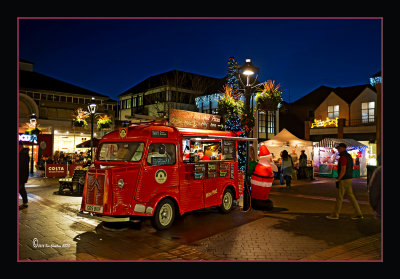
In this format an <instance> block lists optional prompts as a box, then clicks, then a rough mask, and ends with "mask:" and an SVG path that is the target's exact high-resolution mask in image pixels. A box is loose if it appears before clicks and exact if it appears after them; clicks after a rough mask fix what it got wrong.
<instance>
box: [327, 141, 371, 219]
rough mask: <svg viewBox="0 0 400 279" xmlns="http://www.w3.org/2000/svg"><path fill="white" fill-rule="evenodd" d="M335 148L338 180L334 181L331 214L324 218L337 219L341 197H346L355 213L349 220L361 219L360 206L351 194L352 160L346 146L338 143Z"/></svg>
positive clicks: (340, 206)
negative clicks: (333, 200) (334, 200)
mask: <svg viewBox="0 0 400 279" xmlns="http://www.w3.org/2000/svg"><path fill="white" fill-rule="evenodd" d="M336 148H337V150H338V151H339V155H340V158H339V162H338V178H337V180H336V183H337V185H338V186H337V188H338V191H337V196H336V204H335V208H334V210H333V213H332V214H331V215H329V216H326V218H328V219H339V213H340V210H341V209H342V202H343V197H344V196H345V195H347V197H348V199H349V201H350V202H351V204H352V205H353V207H354V210H355V212H356V214H355V216H353V217H352V218H351V219H353V220H358V219H363V218H364V217H363V215H362V213H361V210H360V206H359V205H358V203H357V200H356V197H355V196H354V194H353V185H352V180H353V179H352V178H353V158H351V155H350V154H349V153H347V151H346V145H345V144H344V143H340V144H339V145H338V146H337V147H336Z"/></svg>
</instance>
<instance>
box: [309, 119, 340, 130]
mask: <svg viewBox="0 0 400 279" xmlns="http://www.w3.org/2000/svg"><path fill="white" fill-rule="evenodd" d="M337 126H338V117H336V118H335V119H329V117H327V118H326V120H325V121H323V120H317V119H314V123H311V128H321V127H337Z"/></svg>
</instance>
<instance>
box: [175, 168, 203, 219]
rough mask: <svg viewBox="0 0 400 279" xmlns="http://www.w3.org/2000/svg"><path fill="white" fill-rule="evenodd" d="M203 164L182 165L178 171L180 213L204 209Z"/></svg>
mask: <svg viewBox="0 0 400 279" xmlns="http://www.w3.org/2000/svg"><path fill="white" fill-rule="evenodd" d="M203 168H205V164H193V163H183V164H182V165H181V167H180V169H179V172H180V173H179V177H180V187H179V199H180V200H179V203H180V206H181V209H182V211H184V212H187V211H192V210H196V209H200V208H204V181H205V171H204V170H203Z"/></svg>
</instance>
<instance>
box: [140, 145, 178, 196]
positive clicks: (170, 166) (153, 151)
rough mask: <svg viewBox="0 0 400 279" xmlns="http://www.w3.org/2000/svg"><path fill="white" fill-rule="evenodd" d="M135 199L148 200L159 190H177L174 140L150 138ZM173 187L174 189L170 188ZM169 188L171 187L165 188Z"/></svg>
mask: <svg viewBox="0 0 400 279" xmlns="http://www.w3.org/2000/svg"><path fill="white" fill-rule="evenodd" d="M147 150H148V151H147V154H146V156H145V157H144V162H143V172H142V176H141V178H140V182H139V185H138V188H137V190H136V194H135V199H136V200H137V201H139V202H148V201H149V200H150V199H151V197H153V196H154V195H156V194H157V193H159V192H160V191H169V190H171V191H178V186H179V173H178V160H177V157H176V154H177V150H176V144H175V143H174V142H166V141H159V140H157V141H156V140H150V141H149V142H148V149H147ZM173 187H175V189H172V188H173ZM167 188H171V189H167Z"/></svg>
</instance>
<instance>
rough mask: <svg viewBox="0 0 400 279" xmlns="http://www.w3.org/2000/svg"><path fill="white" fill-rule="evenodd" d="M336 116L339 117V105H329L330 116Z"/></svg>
mask: <svg viewBox="0 0 400 279" xmlns="http://www.w3.org/2000/svg"><path fill="white" fill-rule="evenodd" d="M336 117H339V105H336V106H328V118H329V119H334V118H336Z"/></svg>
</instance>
